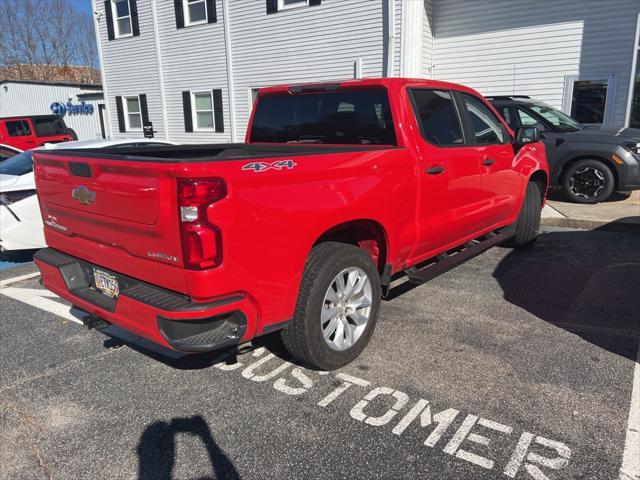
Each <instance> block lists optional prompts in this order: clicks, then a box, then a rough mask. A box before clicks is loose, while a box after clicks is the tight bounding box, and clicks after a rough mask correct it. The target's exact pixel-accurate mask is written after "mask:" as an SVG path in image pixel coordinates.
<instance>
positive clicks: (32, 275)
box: [0, 272, 40, 288]
mask: <svg viewBox="0 0 640 480" xmlns="http://www.w3.org/2000/svg"><path fill="white" fill-rule="evenodd" d="M39 276H40V272H34V273H27V274H26V275H20V276H19V277H13V278H7V279H6V280H0V288H4V287H6V286H7V285H11V284H12V283H16V282H21V281H23V280H29V279H30V278H35V277H39Z"/></svg>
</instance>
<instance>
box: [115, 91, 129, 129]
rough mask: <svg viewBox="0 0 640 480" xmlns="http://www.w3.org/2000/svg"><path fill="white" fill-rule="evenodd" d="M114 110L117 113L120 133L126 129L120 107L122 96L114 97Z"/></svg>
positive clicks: (122, 111)
mask: <svg viewBox="0 0 640 480" xmlns="http://www.w3.org/2000/svg"><path fill="white" fill-rule="evenodd" d="M116 112H117V113H118V129H119V130H120V132H121V133H124V132H126V131H127V129H126V125H125V123H124V110H123V109H122V97H116Z"/></svg>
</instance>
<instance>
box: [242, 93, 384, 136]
mask: <svg viewBox="0 0 640 480" xmlns="http://www.w3.org/2000/svg"><path fill="white" fill-rule="evenodd" d="M250 141H251V142H257V143H319V144H338V145H340V144H349V145H396V135H395V127H394V123H393V119H392V115H391V107H390V105H389V97H388V93H387V90H386V89H384V88H381V87H370V88H337V89H336V90H333V91H322V92H311V93H306V92H305V93H293V94H292V93H289V92H282V93H272V94H271V93H267V94H264V95H260V96H259V97H258V100H257V103H256V107H255V114H254V117H253V123H252V126H251V135H250Z"/></svg>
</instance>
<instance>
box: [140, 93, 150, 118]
mask: <svg viewBox="0 0 640 480" xmlns="http://www.w3.org/2000/svg"><path fill="white" fill-rule="evenodd" d="M138 98H140V114H141V115H142V125H145V124H148V123H149V108H148V107H147V95H146V94H144V93H141V94H140V95H138Z"/></svg>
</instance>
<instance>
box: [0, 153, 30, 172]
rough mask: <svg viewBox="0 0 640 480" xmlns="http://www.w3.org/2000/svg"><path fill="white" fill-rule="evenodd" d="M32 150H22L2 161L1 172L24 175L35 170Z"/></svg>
mask: <svg viewBox="0 0 640 480" xmlns="http://www.w3.org/2000/svg"><path fill="white" fill-rule="evenodd" d="M31 154H32V152H22V153H19V154H18V155H16V156H15V157H11V158H9V159H8V160H5V161H3V162H2V163H0V174H3V175H24V174H26V173H29V172H31V171H32V170H33V160H32V159H31Z"/></svg>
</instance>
